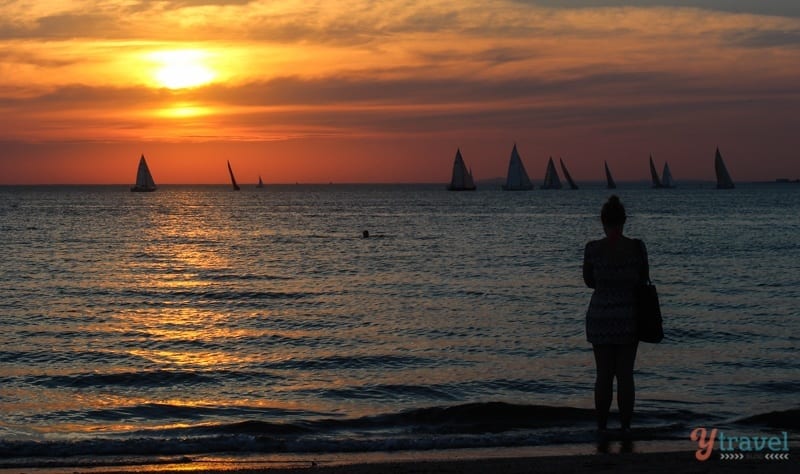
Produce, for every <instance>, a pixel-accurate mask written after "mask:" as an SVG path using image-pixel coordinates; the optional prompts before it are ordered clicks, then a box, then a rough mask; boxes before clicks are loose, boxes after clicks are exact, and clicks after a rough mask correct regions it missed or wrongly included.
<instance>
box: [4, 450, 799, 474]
mask: <svg viewBox="0 0 800 474" xmlns="http://www.w3.org/2000/svg"><path fill="white" fill-rule="evenodd" d="M673 447H674V445H673ZM793 448H796V447H795V446H793ZM648 449H653V446H649V447H647V446H645V447H644V450H645V451H647V450H648ZM587 450H594V452H593V453H591V454H588V453H587V452H586V451H587ZM559 451H560V454H558V455H546V454H545V455H542V453H547V452H548V451H547V450H541V449H536V448H531V449H526V448H520V449H516V448H515V449H506V448H498V449H481V450H448V451H437V452H397V453H368V454H359V453H342V454H335V455H325V454H321V455H286V456H274V457H247V456H231V457H226V456H217V457H215V456H208V457H198V458H178V459H173V460H168V459H163V460H162V461H161V463H152V462H151V463H142V464H138V465H137V464H131V465H114V466H110V465H105V466H99V465H98V466H95V467H88V466H86V465H84V466H80V467H78V466H67V465H63V466H60V467H55V466H54V467H35V468H34V467H27V468H22V467H18V468H14V469H0V473H6V472H8V473H11V472H25V473H30V474H33V473H40V474H53V473H70V474H78V473H85V474H130V473H131V472H148V473H156V474H162V473H164V474H165V473H177V472H192V473H220V474H222V473H225V474H256V473H320V474H345V473H347V474H351V473H352V474H373V473H374V474H377V473H399V474H451V473H452V474H456V473H465V474H479V473H480V474H483V473H491V474H501V473H502V474H505V473H509V474H517V473H529V472H535V473H543V474H551V473H553V474H554V473H562V472H576V473H577V472H600V473H621V474H633V473H641V472H652V473H664V474H677V473H717V472H718V473H795V472H798V467H799V466H798V462H797V460H796V458H794V456H792V457H790V459H789V460H782V461H771V460H767V459H764V457H763V455H753V456H751V457H749V458H747V459H743V460H721V459H720V458H719V454H716V453H715V455H714V456H712V458H711V459H709V460H707V461H703V462H701V461H698V460H697V459H696V458H695V453H694V451H693V450H692V448H690V447H685V448H683V449H680V450H675V451H664V452H650V451H647V452H632V453H628V452H619V447H616V448H615V447H613V446H612V448H611V450H610V452H608V453H598V452H597V451H596V447H591V448H590V447H588V446H585V445H584V446H574V447H561V448H559ZM794 452H796V449H792V453H790V455H791V454H793V453H794Z"/></svg>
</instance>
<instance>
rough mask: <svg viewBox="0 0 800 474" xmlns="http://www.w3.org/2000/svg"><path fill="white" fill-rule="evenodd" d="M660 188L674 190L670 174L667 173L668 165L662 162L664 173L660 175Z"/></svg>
mask: <svg viewBox="0 0 800 474" xmlns="http://www.w3.org/2000/svg"><path fill="white" fill-rule="evenodd" d="M661 187H663V188H674V187H675V183H674V182H673V180H672V173H670V171H669V164H668V163H667V162H666V161H665V162H664V171H663V172H662V173H661Z"/></svg>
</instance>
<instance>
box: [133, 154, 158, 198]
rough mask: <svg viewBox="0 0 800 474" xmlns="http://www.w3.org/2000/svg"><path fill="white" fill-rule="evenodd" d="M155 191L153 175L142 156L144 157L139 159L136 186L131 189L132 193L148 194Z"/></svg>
mask: <svg viewBox="0 0 800 474" xmlns="http://www.w3.org/2000/svg"><path fill="white" fill-rule="evenodd" d="M155 190H156V183H155V181H153V175H152V174H150V168H148V167H147V161H146V160H145V159H144V154H142V157H141V158H139V169H138V170H137V171H136V184H135V185H134V186H133V187H131V191H133V192H139V193H147V192H152V191H155Z"/></svg>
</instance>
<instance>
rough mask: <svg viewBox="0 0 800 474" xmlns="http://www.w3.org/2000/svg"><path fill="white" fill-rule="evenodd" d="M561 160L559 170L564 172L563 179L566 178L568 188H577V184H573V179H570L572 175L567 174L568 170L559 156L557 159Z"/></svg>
mask: <svg viewBox="0 0 800 474" xmlns="http://www.w3.org/2000/svg"><path fill="white" fill-rule="evenodd" d="M558 161H559V162H561V171H562V172H563V173H564V179H566V180H567V183H568V184H569V188H570V189H578V185H577V184H575V181H573V180H572V176H570V175H569V171H567V166H566V165H565V164H564V160H562V159H561V158H559V159H558Z"/></svg>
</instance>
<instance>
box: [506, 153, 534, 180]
mask: <svg viewBox="0 0 800 474" xmlns="http://www.w3.org/2000/svg"><path fill="white" fill-rule="evenodd" d="M503 189H504V190H506V191H527V190H529V189H533V183H531V180H530V178H529V177H528V173H527V172H526V171H525V165H524V164H522V158H520V156H519V153H518V152H517V145H516V144H514V149H512V150H511V158H509V160H508V175H507V176H506V184H505V185H503Z"/></svg>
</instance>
